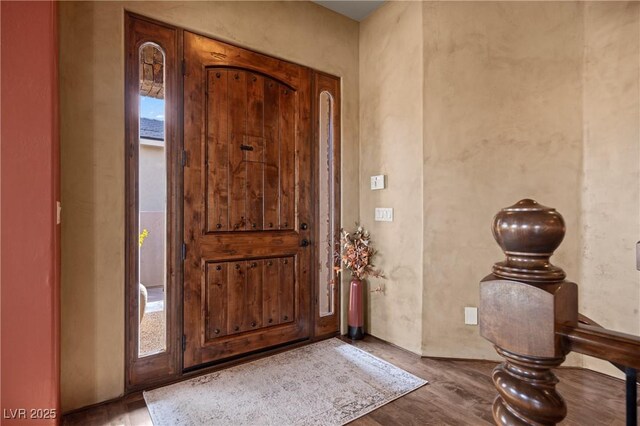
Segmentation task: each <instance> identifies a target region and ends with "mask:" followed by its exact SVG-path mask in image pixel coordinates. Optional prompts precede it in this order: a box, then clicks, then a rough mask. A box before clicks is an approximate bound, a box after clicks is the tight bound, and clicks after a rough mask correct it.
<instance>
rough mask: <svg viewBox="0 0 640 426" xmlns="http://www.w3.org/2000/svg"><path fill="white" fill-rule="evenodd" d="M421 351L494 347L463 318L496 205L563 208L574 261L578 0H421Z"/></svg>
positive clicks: (463, 353) (494, 257)
mask: <svg viewBox="0 0 640 426" xmlns="http://www.w3.org/2000/svg"><path fill="white" fill-rule="evenodd" d="M423 16H424V60H425V66H424V220H425V226H424V302H423V303H424V308H423V321H424V325H423V342H422V349H423V353H424V354H425V355H430V356H454V357H473V358H491V357H495V353H494V351H493V348H492V347H491V346H490V344H489V343H488V342H487V341H485V340H484V339H482V338H481V337H480V336H479V334H478V328H477V327H476V326H466V325H464V306H477V305H478V281H479V280H480V279H481V278H482V277H483V276H485V275H486V274H488V273H489V272H490V270H491V265H492V264H493V263H494V262H496V261H498V260H501V259H502V258H503V255H502V253H501V251H500V250H499V248H498V246H497V244H496V243H495V241H494V240H493V237H492V235H491V231H490V227H491V222H492V219H493V216H494V214H495V213H496V212H497V211H498V210H499V209H500V208H501V207H505V206H508V205H511V204H513V203H514V202H516V201H518V200H519V199H521V198H534V199H536V200H538V201H539V202H541V203H543V204H546V205H549V206H553V207H556V208H557V209H558V210H559V211H561V212H562V214H563V215H564V218H565V221H566V223H567V228H568V232H567V235H566V237H565V240H564V242H563V244H562V246H561V248H560V249H559V251H558V252H557V255H556V256H555V257H554V259H555V262H557V263H558V264H560V265H562V267H563V268H565V270H566V271H567V273H568V275H569V276H570V277H576V278H577V276H578V275H577V274H578V266H579V244H578V235H579V218H578V216H579V211H580V205H579V202H580V195H579V194H580V181H579V178H580V171H581V162H580V161H581V143H582V90H581V89H582V75H581V69H582V68H581V67H582V44H583V37H582V20H581V9H580V5H579V4H577V3H547V2H538V3H535V2H532V3H528V2H442V3H438V2H429V3H424V12H423Z"/></svg>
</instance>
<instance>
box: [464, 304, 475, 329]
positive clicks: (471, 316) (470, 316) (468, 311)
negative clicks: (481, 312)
mask: <svg viewBox="0 0 640 426" xmlns="http://www.w3.org/2000/svg"><path fill="white" fill-rule="evenodd" d="M464 323H465V324H467V325H478V308H476V307H474V306H465V308H464Z"/></svg>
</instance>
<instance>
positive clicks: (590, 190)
mask: <svg viewBox="0 0 640 426" xmlns="http://www.w3.org/2000/svg"><path fill="white" fill-rule="evenodd" d="M584 26H585V57H584V154H583V156H584V161H583V172H584V178H583V184H582V188H583V190H582V194H583V196H582V229H581V235H582V252H583V259H582V271H581V274H580V278H579V285H580V287H579V288H580V310H581V311H582V312H583V313H584V314H585V315H587V316H589V317H590V318H592V319H593V320H595V321H597V322H598V323H600V324H602V325H603V326H605V327H607V328H612V329H614V330H619V331H623V332H627V333H631V334H635V335H639V334H640V314H638V309H639V308H640V273H639V272H638V271H636V269H635V243H636V241H638V240H640V192H639V189H640V185H639V184H640V146H639V144H640V97H639V92H640V3H635V2H634V3H626V2H620V3H586V4H585V5H584ZM584 365H585V366H586V367H588V368H594V369H598V370H601V371H606V372H609V373H614V372H616V373H617V370H615V369H614V368H613V367H611V366H610V365H609V364H607V363H604V362H601V361H598V360H596V359H594V358H589V357H585V358H584Z"/></svg>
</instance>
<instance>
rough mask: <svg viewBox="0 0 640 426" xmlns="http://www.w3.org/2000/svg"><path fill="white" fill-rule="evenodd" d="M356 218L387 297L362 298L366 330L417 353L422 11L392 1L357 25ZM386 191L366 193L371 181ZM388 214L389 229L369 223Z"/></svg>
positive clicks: (385, 224)
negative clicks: (380, 210)
mask: <svg viewBox="0 0 640 426" xmlns="http://www.w3.org/2000/svg"><path fill="white" fill-rule="evenodd" d="M360 71H361V72H360V138H361V143H360V194H361V197H360V219H361V222H362V224H363V225H364V226H365V227H366V228H367V229H369V230H370V231H371V233H372V236H373V243H374V246H375V247H376V248H377V249H379V255H378V257H377V258H376V259H375V260H376V266H378V267H380V268H381V269H382V270H383V271H384V272H385V275H386V277H387V279H386V280H384V281H380V280H375V279H371V280H369V281H370V282H369V287H370V288H374V287H376V286H377V285H378V284H379V283H382V284H384V286H385V293H384V294H380V293H368V302H369V303H368V307H369V308H368V310H367V312H368V313H367V321H366V322H367V324H366V326H367V327H366V328H367V331H368V332H369V333H371V334H373V335H375V336H377V337H380V338H382V339H384V340H387V341H389V342H391V343H394V344H396V345H399V346H401V347H403V348H407V349H409V350H411V351H413V352H416V353H420V351H421V347H420V342H421V340H422V338H421V334H422V320H421V313H422V239H421V238H420V235H421V233H422V223H423V215H422V5H421V4H420V3H417V2H416V3H412V2H391V3H387V4H385V5H383V6H382V7H381V9H378V10H377V11H376V12H374V13H373V15H372V16H370V17H369V18H367V19H366V20H365V21H364V22H362V23H361V25H360ZM380 174H383V175H386V176H387V177H388V179H387V189H384V190H376V191H371V189H370V179H369V178H370V176H373V175H380ZM376 207H392V208H393V209H394V211H393V214H394V221H393V222H375V221H374V220H373V218H374V209H375V208H376Z"/></svg>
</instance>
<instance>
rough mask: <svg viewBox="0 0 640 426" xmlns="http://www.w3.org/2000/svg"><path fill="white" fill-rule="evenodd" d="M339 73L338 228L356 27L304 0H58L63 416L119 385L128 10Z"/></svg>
mask: <svg viewBox="0 0 640 426" xmlns="http://www.w3.org/2000/svg"><path fill="white" fill-rule="evenodd" d="M125 8H126V9H127V10H131V11H133V12H136V13H139V14H142V15H146V16H149V17H152V18H156V19H159V20H162V21H165V22H168V23H172V24H175V25H179V26H182V27H185V28H187V29H191V30H194V31H197V32H200V33H202V34H205V35H210V36H213V37H216V38H218V39H221V40H226V41H230V42H233V43H237V44H240V45H242V46H246V47H248V48H251V49H255V50H258V51H261V52H264V53H267V54H271V55H274V56H277V57H281V58H284V59H287V60H290V61H294V62H297V63H301V64H304V65H307V66H310V67H313V68H316V69H319V70H322V71H326V72H329V73H331V74H334V75H338V76H341V77H342V114H343V116H342V118H343V122H342V123H343V129H342V130H343V138H342V143H343V144H342V146H343V148H342V156H343V157H342V158H343V164H344V165H345V167H343V169H342V177H343V182H344V183H343V187H342V197H343V204H342V205H343V218H342V219H343V223H353V222H355V221H356V220H357V218H358V208H359V206H358V185H357V182H358V177H359V174H358V160H357V159H358V24H357V23H356V22H354V21H352V20H350V19H347V18H345V17H343V16H340V15H337V14H335V13H333V12H331V11H329V10H327V9H325V8H322V7H320V6H317V5H315V4H312V3H308V2H288V3H285V2H255V3H253V2H126V3H123V2H62V3H60V6H59V15H60V16H59V24H60V101H61V108H60V113H61V123H60V124H61V145H62V147H61V149H62V204H63V206H64V208H63V213H62V215H63V226H62V356H61V359H62V385H61V388H62V389H61V391H62V408H63V410H69V409H73V408H77V407H81V406H84V405H87V404H92V403H95V402H98V401H103V400H106V399H109V398H114V397H117V396H118V395H120V394H122V392H123V390H124V389H123V387H124V190H123V188H124V89H123V87H124V77H123V75H124V10H125Z"/></svg>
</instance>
